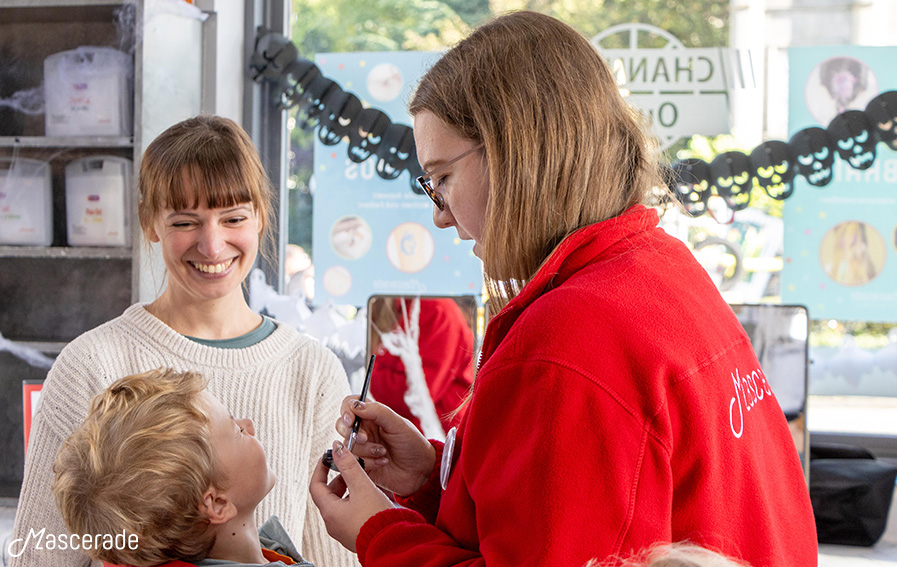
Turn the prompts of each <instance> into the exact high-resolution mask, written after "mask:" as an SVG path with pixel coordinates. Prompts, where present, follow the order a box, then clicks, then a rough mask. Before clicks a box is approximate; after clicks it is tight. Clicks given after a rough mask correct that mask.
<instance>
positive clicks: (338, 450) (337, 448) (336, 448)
mask: <svg viewBox="0 0 897 567" xmlns="http://www.w3.org/2000/svg"><path fill="white" fill-rule="evenodd" d="M342 453H343V444H342V443H340V442H339V441H334V442H333V454H334V455H342Z"/></svg>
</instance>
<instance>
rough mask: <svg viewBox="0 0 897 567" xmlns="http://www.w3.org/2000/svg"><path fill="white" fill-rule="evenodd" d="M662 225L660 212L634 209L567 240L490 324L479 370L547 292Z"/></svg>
mask: <svg viewBox="0 0 897 567" xmlns="http://www.w3.org/2000/svg"><path fill="white" fill-rule="evenodd" d="M659 222H660V217H659V216H658V214H657V211H655V210H654V209H650V208H648V207H645V206H644V205H635V206H634V207H631V208H629V209H627V210H626V211H624V212H623V213H622V214H621V215H619V216H616V217H613V218H610V219H607V220H605V221H601V222H598V223H595V224H591V225H588V226H585V227H583V228H580V229H578V230H576V231H574V232H573V233H571V234H570V235H569V236H567V237H566V238H564V240H562V241H561V243H560V244H558V245H557V247H556V248H555V249H554V251H552V253H551V254H550V255H549V257H548V259H547V260H546V261H545V263H543V264H542V267H541V268H539V271H538V272H536V275H535V276H533V278H532V279H531V280H530V281H529V282H527V283H526V285H524V286H523V289H521V290H520V293H518V294H517V296H516V297H514V298H513V299H511V301H509V302H508V304H507V305H505V307H504V308H503V309H502V310H501V311H500V312H499V313H498V314H497V315H496V316H495V317H493V318H492V320H491V321H490V322H489V325H488V327H487V329H486V336H485V337H484V339H483V348H482V350H481V355H480V361H479V366H482V365H483V364H485V362H486V360H487V359H488V358H489V356H490V355H491V354H492V352H493V351H494V350H495V349H496V348H497V347H498V344H499V343H500V342H501V340H502V339H503V338H504V336H505V335H506V334H507V333H508V331H509V330H510V328H511V326H513V324H514V322H515V321H516V320H517V317H518V316H519V315H520V313H522V312H523V310H524V309H526V308H527V307H528V306H529V305H531V304H532V303H533V302H534V301H536V299H538V298H539V297H540V296H541V295H543V294H544V293H545V292H547V291H549V290H551V289H552V288H555V287H557V286H559V285H561V284H562V283H564V282H565V281H567V280H568V279H569V278H570V277H571V276H573V275H574V274H576V273H577V272H578V271H580V270H582V269H583V268H584V267H586V266H587V265H589V264H591V263H592V262H594V261H595V260H596V259H598V258H599V257H600V256H602V255H603V254H605V253H606V252H607V251H608V250H609V249H610V248H611V247H613V246H614V245H615V244H617V243H619V242H620V241H622V240H626V239H628V238H630V237H632V236H634V235H635V234H637V233H639V232H643V231H645V230H649V229H652V228H654V227H656V226H657V225H658V224H659Z"/></svg>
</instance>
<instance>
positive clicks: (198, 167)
mask: <svg viewBox="0 0 897 567" xmlns="http://www.w3.org/2000/svg"><path fill="white" fill-rule="evenodd" d="M185 178H186V179H187V180H189V185H190V186H192V188H193V189H194V191H189V190H188V189H187V187H186V184H185V183H184V180H185ZM139 191H140V203H139V205H138V208H137V217H138V219H139V220H140V226H141V228H142V229H143V232H144V234H146V235H147V236H149V234H150V231H151V230H152V225H153V221H154V220H155V218H156V215H158V214H159V212H160V211H162V210H163V209H166V208H169V209H175V210H179V209H191V208H196V207H197V206H199V204H200V203H202V202H205V203H206V204H207V205H208V207H209V208H220V207H232V206H235V205H240V204H243V203H252V207H253V209H254V211H255V213H256V215H258V219H259V227H260V229H261V233H262V234H261V238H260V241H261V245H262V246H261V253H262V254H263V255H264V256H265V257H268V258H270V256H271V254H272V252H273V250H272V247H273V236H272V235H271V231H270V230H268V226H269V222H268V219H269V216H270V209H271V199H272V190H271V183H270V181H269V180H268V176H267V174H266V173H265V168H264V166H263V165H262V162H261V159H260V158H259V155H258V152H257V151H256V148H255V146H254V145H253V143H252V140H251V139H250V138H249V135H248V134H247V133H246V131H245V130H243V128H242V127H240V125H239V124H237V123H236V122H234V121H233V120H230V119H228V118H223V117H221V116H213V115H200V116H196V117H193V118H188V119H187V120H184V121H182V122H178V123H177V124H175V125H174V126H171V127H170V128H168V129H167V130H165V131H164V132H162V133H161V134H159V136H158V137H157V138H156V139H155V140H153V141H152V142H151V143H150V145H149V146H148V147H147V148H146V151H145V152H144V154H143V159H142V161H141V162H140V179H139Z"/></svg>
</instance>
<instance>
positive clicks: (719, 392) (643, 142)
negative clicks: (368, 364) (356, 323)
mask: <svg viewBox="0 0 897 567" xmlns="http://www.w3.org/2000/svg"><path fill="white" fill-rule="evenodd" d="M410 111H411V114H412V115H413V116H414V136H415V141H416V146H417V155H418V158H419V159H420V161H421V165H422V166H423V169H424V170H425V171H427V172H428V173H427V174H426V175H424V176H423V177H422V178H421V180H420V181H421V182H422V185H423V186H424V187H425V189H426V190H427V192H428V193H429V194H430V196H431V198H432V199H433V201H434V204H435V209H434V217H433V218H434V222H435V224H436V226H438V227H440V228H448V227H454V228H455V230H457V232H458V236H459V238H461V239H473V240H474V242H475V246H474V252H475V253H476V254H477V255H478V256H479V257H480V258H481V259H482V260H483V265H484V269H485V273H486V274H487V284H488V286H489V289H490V295H491V298H492V300H493V303H495V304H497V305H498V306H499V307H500V308H501V309H500V312H498V313H497V315H495V316H494V317H493V318H492V320H491V321H490V323H489V325H488V328H487V330H486V336H485V338H484V342H483V347H482V352H481V356H480V362H479V367H478V373H477V377H476V380H475V382H474V391H473V394H472V396H471V398H470V401H469V405H468V406H467V410H466V414H465V416H464V418H463V419H462V421H461V424H460V426H459V428H458V431H457V435H456V437H455V439H454V444H453V445H454V446H453V447H452V443H448V442H447V443H446V444H445V445H443V444H441V443H437V442H427V441H426V440H425V439H423V437H421V436H420V434H418V433H417V431H416V430H415V429H414V428H413V427H411V426H410V425H409V424H407V423H406V422H404V420H402V419H401V418H399V417H398V416H396V415H395V414H394V413H393V412H391V411H390V410H388V409H387V408H385V407H384V406H382V405H379V404H375V403H368V404H358V403H357V402H355V401H354V400H351V399H347V400H346V401H345V402H344V403H343V408H342V411H343V413H344V416H343V419H342V420H341V421H340V422H339V423H338V424H337V431H338V432H339V433H340V434H341V435H346V434H347V433H348V431H349V426H350V424H351V423H352V421H353V420H354V418H355V416H360V417H361V418H362V419H363V422H362V430H361V433H360V434H359V439H358V441H359V442H358V444H356V445H355V450H354V453H355V454H357V455H358V456H361V457H363V458H365V459H366V460H367V462H366V465H367V467H366V471H363V470H362V469H361V468H360V467H359V466H358V465H357V464H356V462H355V460H354V458H353V457H352V456H351V455H350V454H349V452H348V451H347V450H345V449H344V448H343V447H342V444H341V443H335V444H334V449H335V462H336V464H337V466H339V467H340V470H341V471H342V474H341V475H340V476H339V477H337V478H336V479H335V480H334V481H332V482H331V483H330V485H328V484H327V474H326V468H324V467H323V465H321V466H319V467H318V469H317V470H316V472H315V475H314V476H313V479H312V484H311V488H310V489H311V493H312V497H313V499H314V501H315V504H316V505H317V506H318V508H319V509H320V511H321V514H322V516H323V518H324V521H325V523H326V524H327V527H328V532H329V533H330V534H331V535H332V536H334V537H336V538H337V539H338V540H340V541H341V542H342V543H343V545H346V546H347V547H350V548H353V549H357V552H358V557H359V560H360V561H361V563H362V565H364V566H365V567H380V566H384V567H386V566H389V567H392V566H395V565H402V566H415V567H417V566H421V567H437V566H439V567H442V566H449V565H465V566H470V565H487V566H496V565H514V566H521V565H524V566H525V565H546V564H549V563H550V564H553V565H567V566H575V565H583V564H585V563H586V562H587V561H588V560H589V559H590V558H596V557H597V558H599V559H604V558H608V557H618V556H625V555H628V554H630V553H632V552H634V551H638V550H640V549H643V548H646V547H650V546H651V545H654V544H656V543H659V542H661V543H667V542H673V541H684V540H688V541H691V542H694V543H696V544H699V545H702V546H704V547H708V548H711V549H714V550H715V551H718V552H720V553H722V554H724V555H727V556H731V557H733V558H736V559H740V560H743V561H746V562H748V563H750V564H752V565H754V566H756V567H762V566H770V567H772V566H776V567H778V566H786V565H787V566H789V567H798V566H801V567H802V566H808V565H810V566H812V565H816V563H817V544H816V532H815V525H814V520H813V512H812V508H811V506H810V499H809V495H808V491H807V486H806V484H805V482H804V479H803V474H802V471H801V468H800V463H799V460H798V456H797V452H796V450H795V447H794V443H793V441H792V440H791V436H790V433H789V431H788V427H787V424H786V421H785V417H784V415H783V413H782V410H781V409H780V407H779V405H778V403H777V402H776V399H775V396H774V394H773V392H772V391H771V390H770V387H769V384H768V383H767V382H766V379H765V377H764V374H763V370H762V369H761V368H760V365H759V363H758V361H757V358H756V356H755V355H754V352H753V350H752V348H751V345H750V341H749V339H748V337H747V336H746V334H745V333H744V331H743V329H742V328H741V325H740V324H739V323H738V321H737V319H736V318H735V316H734V314H733V313H732V310H731V309H730V308H729V306H728V305H727V304H726V303H725V301H723V299H722V298H721V297H720V295H719V293H718V292H717V290H716V288H715V287H714V285H713V283H712V282H711V281H710V279H709V277H708V276H707V274H706V273H705V272H704V270H703V269H702V268H701V266H700V265H699V264H698V263H697V261H696V260H695V259H694V257H693V256H692V254H691V252H690V251H689V250H688V249H687V248H686V247H685V246H684V245H683V244H682V243H681V242H679V241H678V240H676V239H675V238H673V237H671V236H669V235H667V234H666V233H665V232H664V231H663V230H662V229H660V228H659V227H658V222H659V219H658V216H657V213H656V212H655V211H654V210H653V209H650V208H647V207H646V206H645V204H647V203H648V202H649V199H650V198H651V195H652V191H653V190H654V188H655V187H658V186H660V185H661V183H660V181H659V179H658V175H657V170H658V168H657V165H656V159H655V158H654V157H653V154H652V148H651V145H650V143H649V138H648V136H647V135H646V134H645V131H644V130H643V126H642V124H643V122H642V120H641V119H640V118H639V117H638V115H637V113H636V112H635V111H633V110H632V109H631V108H630V107H629V106H628V105H627V103H626V102H625V101H624V100H623V98H622V97H621V95H620V93H619V91H618V87H617V85H616V82H615V80H614V77H613V75H612V73H611V71H610V69H609V67H608V65H607V64H606V63H605V62H604V61H603V59H601V57H600V56H599V55H598V54H597V52H596V50H595V49H594V47H593V46H592V45H591V44H590V43H589V42H588V40H587V39H586V38H584V37H583V36H581V35H580V34H579V33H578V32H576V31H575V30H573V29H572V28H570V27H569V26H566V25H565V24H562V23H560V22H558V21H557V20H555V19H552V18H550V17H547V16H544V15H540V14H536V13H532V12H517V13H512V14H509V15H506V16H502V17H499V18H497V19H495V20H493V21H492V22H490V23H488V24H486V25H484V26H483V27H481V28H479V29H478V30H477V31H475V32H474V33H473V34H472V35H471V36H470V37H469V38H467V39H465V40H464V41H462V42H461V43H460V44H458V45H457V46H456V47H455V48H453V49H452V50H450V51H449V52H447V53H446V54H445V55H444V56H443V57H442V58H441V59H440V60H439V61H438V62H437V63H436V64H435V65H434V66H433V67H432V69H431V70H430V71H429V72H428V73H427V74H426V75H425V76H424V78H423V79H422V80H421V82H420V85H419V87H418V89H417V91H416V92H415V95H414V98H413V100H412V102H411V105H410ZM375 483H376V485H379V486H380V487H383V488H385V489H387V490H389V491H392V492H393V493H395V494H396V495H397V497H398V498H397V500H398V503H399V504H401V507H396V506H395V505H394V504H393V503H392V502H391V501H390V500H389V499H388V498H387V497H386V496H385V495H383V493H382V492H381V491H380V490H379V489H378V488H377V486H376V485H375ZM347 488H348V493H349V495H348V497H346V496H345V492H346V490H347Z"/></svg>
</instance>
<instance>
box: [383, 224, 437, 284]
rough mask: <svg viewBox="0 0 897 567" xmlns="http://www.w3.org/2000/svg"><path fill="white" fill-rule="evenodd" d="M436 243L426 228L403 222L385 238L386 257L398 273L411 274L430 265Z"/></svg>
mask: <svg viewBox="0 0 897 567" xmlns="http://www.w3.org/2000/svg"><path fill="white" fill-rule="evenodd" d="M435 252H436V243H435V242H434V241H433V235H432V234H430V231H429V230H427V228H426V227H425V226H424V225H422V224H419V223H416V222H404V223H402V224H400V225H398V226H397V227H395V228H394V229H392V231H391V232H390V233H389V236H387V237H386V257H387V258H388V259H389V263H390V264H392V265H393V267H394V268H395V269H397V270H399V271H400V272H405V273H406V274H413V273H415V272H419V271H421V270H423V269H424V268H426V267H427V266H428V265H430V262H432V261H433V254H434V253H435Z"/></svg>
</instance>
